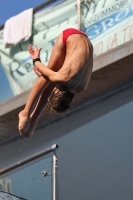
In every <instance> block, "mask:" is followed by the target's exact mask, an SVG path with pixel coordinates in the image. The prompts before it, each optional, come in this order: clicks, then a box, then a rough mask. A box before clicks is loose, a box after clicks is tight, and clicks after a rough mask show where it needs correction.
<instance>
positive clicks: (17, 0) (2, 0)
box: [0, 0, 59, 103]
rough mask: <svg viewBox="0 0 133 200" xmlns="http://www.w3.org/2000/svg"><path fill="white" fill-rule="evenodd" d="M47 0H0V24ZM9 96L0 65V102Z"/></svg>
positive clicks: (11, 94)
mask: <svg viewBox="0 0 133 200" xmlns="http://www.w3.org/2000/svg"><path fill="white" fill-rule="evenodd" d="M47 1H48V0H27V1H25V0H0V26H1V25H3V24H4V23H5V21H6V20H7V19H9V18H10V17H13V16H15V15H17V14H19V13H20V12H22V11H24V10H26V9H28V8H35V7H36V6H39V5H40V4H42V3H44V2H47ZM57 1H59V0H57ZM11 97H13V93H12V90H11V88H10V85H9V83H8V81H7V79H6V76H5V74H4V71H3V69H2V67H1V65H0V103H1V102H3V101H5V100H7V99H9V98H11Z"/></svg>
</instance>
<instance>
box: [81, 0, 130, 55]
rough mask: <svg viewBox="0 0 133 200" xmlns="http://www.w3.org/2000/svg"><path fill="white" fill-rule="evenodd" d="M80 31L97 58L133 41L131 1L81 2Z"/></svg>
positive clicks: (94, 0)
mask: <svg viewBox="0 0 133 200" xmlns="http://www.w3.org/2000/svg"><path fill="white" fill-rule="evenodd" d="M81 5H82V6H81V9H82V30H83V31H84V32H86V33H87V35H88V36H89V38H90V40H91V41H92V43H93V47H94V57H96V56H99V55H101V54H103V53H105V52H107V51H109V50H111V49H113V48H116V47H118V46H120V45H122V44H124V43H126V42H128V41H130V40H132V39H133V1H132V0H111V1H107V0H93V1H91V3H88V2H87V1H82V3H81Z"/></svg>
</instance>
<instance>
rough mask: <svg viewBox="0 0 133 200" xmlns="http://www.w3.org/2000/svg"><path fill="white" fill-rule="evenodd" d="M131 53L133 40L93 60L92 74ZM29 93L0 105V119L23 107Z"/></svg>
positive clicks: (132, 51)
mask: <svg viewBox="0 0 133 200" xmlns="http://www.w3.org/2000/svg"><path fill="white" fill-rule="evenodd" d="M132 53H133V40H132V41H130V42H128V43H125V44H123V45H121V46H119V47H117V48H115V49H112V50H110V51H108V52H106V53H105V54H102V55H100V56H98V57H96V58H94V68H93V72H95V71H97V70H100V69H102V68H103V67H106V66H108V65H110V64H112V63H114V62H116V61H118V60H121V59H122V58H125V57H127V56H129V55H131V54H132ZM29 93H30V91H29V90H28V91H26V92H24V93H22V94H20V95H17V96H15V97H13V98H11V99H9V100H7V101H5V102H4V103H1V104H0V117H1V116H3V115H5V114H7V113H9V112H11V111H13V110H15V109H17V108H20V107H22V106H24V105H25V103H26V101H27V99H28V96H29Z"/></svg>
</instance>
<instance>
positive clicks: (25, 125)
mask: <svg viewBox="0 0 133 200" xmlns="http://www.w3.org/2000/svg"><path fill="white" fill-rule="evenodd" d="M28 120H29V119H28V115H27V114H26V113H25V112H24V110H22V111H21V112H20V113H19V125H18V129H19V133H20V135H23V136H25V134H26V133H27V131H28V129H29V126H30V123H29V121H28Z"/></svg>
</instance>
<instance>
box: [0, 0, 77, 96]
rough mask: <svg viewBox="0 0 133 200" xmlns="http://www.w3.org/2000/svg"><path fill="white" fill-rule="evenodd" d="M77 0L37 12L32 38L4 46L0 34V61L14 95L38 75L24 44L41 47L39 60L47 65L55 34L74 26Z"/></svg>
mask: <svg viewBox="0 0 133 200" xmlns="http://www.w3.org/2000/svg"><path fill="white" fill-rule="evenodd" d="M76 13H77V10H76V0H67V1H65V2H63V3H61V4H59V5H56V6H54V7H51V8H49V9H47V10H44V11H42V12H39V13H38V14H36V15H35V16H34V19H33V34H32V37H31V38H30V39H29V40H28V41H25V42H22V43H20V44H18V45H16V46H11V47H10V48H8V49H5V48H4V44H3V35H2V32H1V34H0V58H1V59H0V62H1V65H2V67H3V69H4V71H5V74H6V76H7V79H8V81H9V83H10V86H11V88H12V91H13V93H14V95H17V94H20V93H22V92H24V91H25V90H27V89H30V88H32V86H33V85H34V83H35V81H36V80H37V76H36V75H35V73H34V71H33V64H32V60H31V58H30V56H29V53H28V50H27V47H28V45H29V44H33V45H37V46H38V47H42V48H43V49H42V51H41V61H42V63H44V64H45V65H47V63H48V60H49V57H50V54H51V50H52V48H53V46H54V43H55V41H56V39H57V37H58V36H59V35H60V34H61V32H62V31H63V30H64V29H66V28H69V27H74V28H77V14H76Z"/></svg>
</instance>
